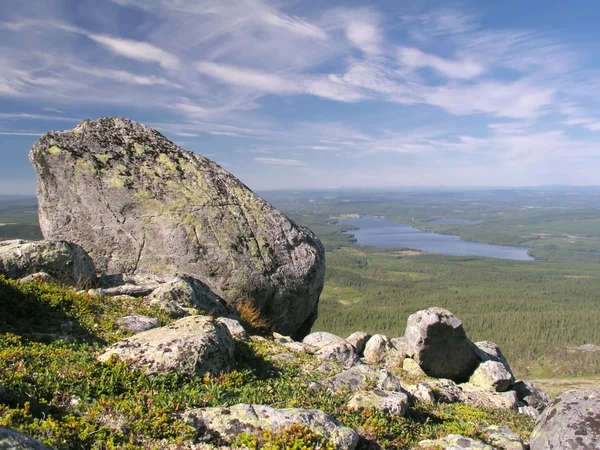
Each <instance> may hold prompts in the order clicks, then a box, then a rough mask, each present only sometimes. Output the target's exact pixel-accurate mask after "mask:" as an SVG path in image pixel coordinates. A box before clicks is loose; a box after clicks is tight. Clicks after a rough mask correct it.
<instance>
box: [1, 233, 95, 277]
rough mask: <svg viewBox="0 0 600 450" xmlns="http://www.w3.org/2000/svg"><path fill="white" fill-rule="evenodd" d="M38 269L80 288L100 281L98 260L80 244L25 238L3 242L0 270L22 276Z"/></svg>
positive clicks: (13, 275) (11, 274)
mask: <svg viewBox="0 0 600 450" xmlns="http://www.w3.org/2000/svg"><path fill="white" fill-rule="evenodd" d="M38 272H45V273H47V274H48V275H50V276H51V277H52V278H53V279H54V280H56V281H57V282H59V283H63V284H67V285H70V286H75V287H77V288H81V287H84V286H85V287H89V286H93V285H94V284H95V283H96V269H95V268H94V262H93V261H92V259H91V258H90V257H89V256H88V254H87V253H86V252H85V250H83V249H82V248H81V247H79V246H78V245H75V244H71V243H69V242H62V241H24V240H21V239H15V240H12V241H2V242H0V273H3V274H4V275H6V276H7V277H8V278H17V279H18V278H23V277H26V276H28V275H31V274H34V273H38Z"/></svg>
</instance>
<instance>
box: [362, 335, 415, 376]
mask: <svg viewBox="0 0 600 450" xmlns="http://www.w3.org/2000/svg"><path fill="white" fill-rule="evenodd" d="M405 357H406V354H405V353H404V352H402V351H399V350H398V349H397V348H396V347H395V346H394V345H393V344H392V341H391V339H389V338H388V337H387V336H384V335H382V334H375V335H373V336H372V337H371V339H369V340H368V342H367V343H366V345H365V349H364V351H363V361H364V362H365V363H367V364H374V365H382V366H385V367H389V368H397V367H402V361H404V358H405Z"/></svg>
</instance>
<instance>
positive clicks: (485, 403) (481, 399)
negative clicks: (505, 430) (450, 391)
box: [459, 383, 519, 410]
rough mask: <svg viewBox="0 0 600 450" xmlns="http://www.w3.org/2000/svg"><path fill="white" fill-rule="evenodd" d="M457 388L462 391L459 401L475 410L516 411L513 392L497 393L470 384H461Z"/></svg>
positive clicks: (516, 399)
mask: <svg viewBox="0 0 600 450" xmlns="http://www.w3.org/2000/svg"><path fill="white" fill-rule="evenodd" d="M459 387H460V390H461V391H462V392H461V394H460V397H459V401H460V402H462V403H465V404H467V405H470V406H475V407H476V408H494V409H513V410H517V408H518V406H519V400H518V398H517V393H516V392H515V391H506V392H497V391H495V390H494V389H491V388H484V387H481V386H476V385H473V384H471V383H463V384H461V385H459Z"/></svg>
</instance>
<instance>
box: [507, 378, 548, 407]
mask: <svg viewBox="0 0 600 450" xmlns="http://www.w3.org/2000/svg"><path fill="white" fill-rule="evenodd" d="M515 391H517V396H518V397H519V400H521V401H522V402H523V403H525V404H526V405H527V406H531V407H533V408H535V409H536V410H537V411H538V412H540V413H541V412H542V411H543V410H544V409H546V408H547V407H548V406H550V405H551V404H552V398H550V396H549V395H548V394H546V393H545V392H544V391H543V390H542V389H541V388H539V387H538V386H536V385H535V384H533V383H530V382H529V381H518V382H517V383H515Z"/></svg>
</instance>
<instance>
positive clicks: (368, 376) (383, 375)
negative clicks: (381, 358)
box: [311, 365, 402, 393]
mask: <svg viewBox="0 0 600 450" xmlns="http://www.w3.org/2000/svg"><path fill="white" fill-rule="evenodd" d="M372 385H375V386H376V387H377V389H381V390H383V391H395V392H397V391H401V390H402V384H401V383H400V380H398V378H396V376H395V375H394V374H393V373H391V372H390V371H388V370H387V369H381V368H379V367H373V366H367V365H358V366H354V367H352V368H351V369H348V370H344V371H343V372H340V373H338V374H337V375H334V376H332V377H329V378H326V379H324V380H321V381H316V382H314V383H313V384H312V385H311V387H322V388H325V389H327V390H328V391H330V392H332V393H338V392H342V391H351V392H355V391H359V390H364V389H365V388H367V387H368V386H372Z"/></svg>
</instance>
